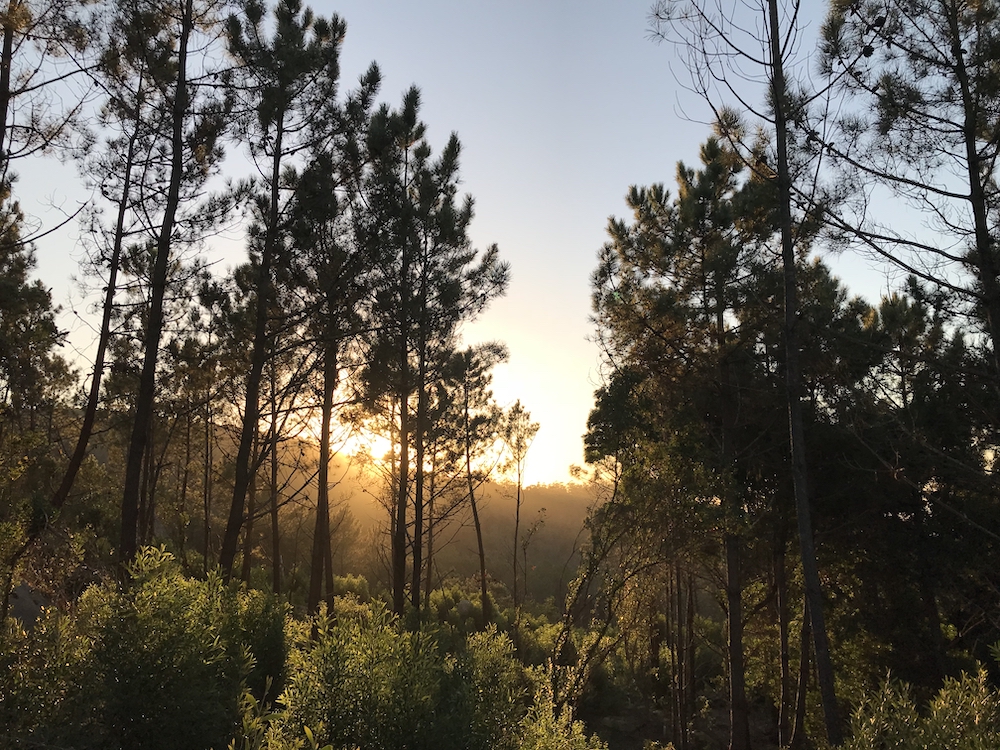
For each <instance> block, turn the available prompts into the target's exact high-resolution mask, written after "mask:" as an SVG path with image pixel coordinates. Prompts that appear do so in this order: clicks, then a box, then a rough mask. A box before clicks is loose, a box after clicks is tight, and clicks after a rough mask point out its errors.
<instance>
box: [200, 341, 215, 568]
mask: <svg viewBox="0 0 1000 750" xmlns="http://www.w3.org/2000/svg"><path fill="white" fill-rule="evenodd" d="M208 343H209V346H211V344H212V336H211V333H210V334H209V338H208ZM213 461H214V459H213V457H212V395H211V386H209V387H208V389H207V392H206V396H205V472H204V474H203V477H202V482H204V487H202V500H203V504H204V508H205V528H204V532H205V539H204V547H203V549H202V553H203V555H204V559H203V567H204V573H205V575H208V559H209V557H210V556H211V554H212V548H211V538H212V463H213Z"/></svg>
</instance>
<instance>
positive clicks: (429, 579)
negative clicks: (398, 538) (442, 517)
mask: <svg viewBox="0 0 1000 750" xmlns="http://www.w3.org/2000/svg"><path fill="white" fill-rule="evenodd" d="M431 461H434V463H433V464H432V465H431V481H430V487H429V488H428V490H429V491H428V493H427V554H426V555H425V556H424V557H425V563H424V564H425V566H426V568H427V576H426V578H424V601H425V602H429V601H430V600H431V591H432V590H433V588H434V581H433V579H434V493H435V489H434V483H435V479H436V478H437V462H436V461H435V460H434V457H433V456H432V457H431Z"/></svg>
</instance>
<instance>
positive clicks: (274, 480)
mask: <svg viewBox="0 0 1000 750" xmlns="http://www.w3.org/2000/svg"><path fill="white" fill-rule="evenodd" d="M275 381H276V376H275V372H274V365H273V364H272V366H271V383H270V385H271V456H270V459H271V482H270V487H269V490H270V495H271V497H270V500H271V590H272V591H273V592H274V595H275V596H281V537H280V533H281V530H280V528H279V527H278V398H277V390H278V389H277V383H276V382H275Z"/></svg>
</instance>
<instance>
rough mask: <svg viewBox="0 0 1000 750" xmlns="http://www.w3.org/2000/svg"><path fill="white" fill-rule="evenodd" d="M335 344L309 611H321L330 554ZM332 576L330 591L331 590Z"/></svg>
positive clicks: (328, 357)
mask: <svg viewBox="0 0 1000 750" xmlns="http://www.w3.org/2000/svg"><path fill="white" fill-rule="evenodd" d="M336 356H337V355H336V353H335V351H334V347H332V346H327V347H326V350H325V351H324V353H323V409H322V415H321V419H322V423H321V425H320V438H319V474H318V478H317V482H318V485H317V489H316V526H315V530H314V532H313V549H312V565H311V568H310V571H309V601H308V611H309V614H311V615H315V614H316V613H318V612H319V603H320V599H321V598H322V589H323V576H324V574H325V573H326V565H327V562H328V558H329V557H330V420H331V419H332V418H333V394H334V391H335V390H336V388H337V374H336V373H337V366H336V361H335V360H336ZM332 587H333V582H332V576H331V578H330V581H329V583H328V592H327V595H328V596H329V590H332Z"/></svg>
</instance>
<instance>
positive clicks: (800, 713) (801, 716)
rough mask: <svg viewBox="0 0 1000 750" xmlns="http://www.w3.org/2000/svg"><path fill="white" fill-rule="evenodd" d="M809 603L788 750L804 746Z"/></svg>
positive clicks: (803, 632)
mask: <svg viewBox="0 0 1000 750" xmlns="http://www.w3.org/2000/svg"><path fill="white" fill-rule="evenodd" d="M809 624H810V618H809V603H808V602H805V604H804V605H803V609H802V631H801V633H800V636H799V684H798V688H797V689H796V691H795V725H794V726H793V727H792V736H791V738H790V739H789V741H788V747H789V748H790V750H802V748H804V747H805V746H806V697H807V696H808V694H809V644H810V641H811V640H812V636H811V635H810V630H811V628H810V626H809Z"/></svg>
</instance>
